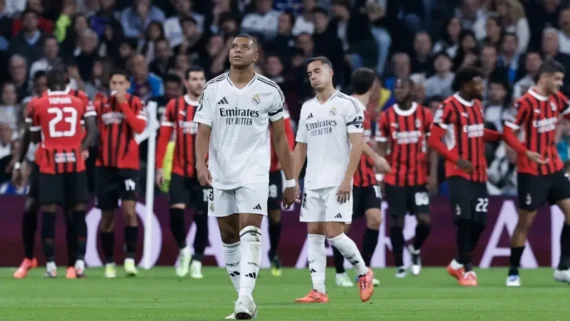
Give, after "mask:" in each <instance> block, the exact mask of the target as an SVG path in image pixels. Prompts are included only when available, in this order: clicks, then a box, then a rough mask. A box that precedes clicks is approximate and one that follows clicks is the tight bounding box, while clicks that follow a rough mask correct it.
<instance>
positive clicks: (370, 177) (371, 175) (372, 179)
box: [352, 111, 377, 187]
mask: <svg viewBox="0 0 570 321" xmlns="http://www.w3.org/2000/svg"><path fill="white" fill-rule="evenodd" d="M372 122H373V121H372V116H371V115H370V113H369V112H368V111H365V112H364V121H363V122H362V128H363V129H364V133H363V135H362V136H363V138H364V142H365V143H366V144H369V143H370V142H371V137H372ZM376 184H377V181H376V171H375V170H374V161H373V160H372V158H370V157H368V156H367V155H365V154H364V153H362V156H360V163H358V168H357V169H356V172H354V177H353V179H352V185H353V186H356V187H368V186H374V185H376Z"/></svg>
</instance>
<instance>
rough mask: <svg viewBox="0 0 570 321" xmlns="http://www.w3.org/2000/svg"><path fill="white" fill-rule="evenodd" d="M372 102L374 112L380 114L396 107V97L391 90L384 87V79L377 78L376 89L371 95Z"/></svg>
mask: <svg viewBox="0 0 570 321" xmlns="http://www.w3.org/2000/svg"><path fill="white" fill-rule="evenodd" d="M370 101H371V105H372V106H373V107H374V111H376V113H380V112H381V111H383V110H385V109H387V108H389V107H390V106H392V105H394V104H395V103H396V97H395V96H394V93H393V92H392V91H391V90H390V89H388V88H386V87H384V86H383V84H382V79H380V77H377V78H376V82H375V84H374V89H373V90H372V94H371V95H370Z"/></svg>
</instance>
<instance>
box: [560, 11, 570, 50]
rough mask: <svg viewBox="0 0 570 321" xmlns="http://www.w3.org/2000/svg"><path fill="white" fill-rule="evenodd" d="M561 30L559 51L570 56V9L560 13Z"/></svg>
mask: <svg viewBox="0 0 570 321" xmlns="http://www.w3.org/2000/svg"><path fill="white" fill-rule="evenodd" d="M558 24H559V25H560V30H559V31H558V46H559V48H558V50H559V51H560V52H561V53H563V54H566V55H570V8H566V9H564V10H562V11H560V17H559V18H558Z"/></svg>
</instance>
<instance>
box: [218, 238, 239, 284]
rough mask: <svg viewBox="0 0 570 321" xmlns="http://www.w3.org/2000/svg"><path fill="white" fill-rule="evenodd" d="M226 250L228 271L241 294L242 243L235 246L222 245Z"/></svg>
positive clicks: (225, 259) (225, 257) (225, 258)
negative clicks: (240, 263)
mask: <svg viewBox="0 0 570 321" xmlns="http://www.w3.org/2000/svg"><path fill="white" fill-rule="evenodd" d="M222 247H223V249H224V261H225V262H226V270H227V271H228V275H229V276H230V280H232V284H233V285H234V288H235V289H236V292H238V293H239V269H240V266H239V262H240V260H241V246H240V242H237V243H234V244H226V243H222Z"/></svg>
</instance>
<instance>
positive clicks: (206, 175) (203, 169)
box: [196, 163, 212, 187]
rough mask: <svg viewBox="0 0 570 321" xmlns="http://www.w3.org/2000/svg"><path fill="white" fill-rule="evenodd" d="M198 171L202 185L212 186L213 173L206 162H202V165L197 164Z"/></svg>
mask: <svg viewBox="0 0 570 321" xmlns="http://www.w3.org/2000/svg"><path fill="white" fill-rule="evenodd" d="M196 171H197V172H198V181H200V185H202V186H210V187H212V174H211V173H210V170H209V169H208V167H207V166H206V164H203V163H202V164H201V165H199V166H196Z"/></svg>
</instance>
